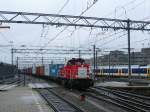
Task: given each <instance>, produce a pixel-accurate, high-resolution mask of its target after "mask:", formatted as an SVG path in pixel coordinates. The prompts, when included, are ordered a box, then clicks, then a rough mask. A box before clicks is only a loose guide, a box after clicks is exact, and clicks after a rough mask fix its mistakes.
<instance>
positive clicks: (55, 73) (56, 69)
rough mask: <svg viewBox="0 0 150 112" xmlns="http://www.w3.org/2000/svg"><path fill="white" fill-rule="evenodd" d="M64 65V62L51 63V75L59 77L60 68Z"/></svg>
mask: <svg viewBox="0 0 150 112" xmlns="http://www.w3.org/2000/svg"><path fill="white" fill-rule="evenodd" d="M62 67H64V64H52V65H50V69H49V70H50V75H51V76H53V77H58V75H59V71H60V69H61V68H62Z"/></svg>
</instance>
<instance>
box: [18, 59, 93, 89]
mask: <svg viewBox="0 0 150 112" xmlns="http://www.w3.org/2000/svg"><path fill="white" fill-rule="evenodd" d="M21 71H22V72H24V73H25V74H28V75H34V76H38V77H41V78H46V79H52V80H54V81H57V82H59V83H61V84H63V85H64V86H66V87H68V88H77V89H87V88H89V87H90V86H92V85H93V79H92V78H91V76H90V75H91V74H90V65H89V64H87V63H85V60H84V59H81V58H72V59H71V60H69V61H68V62H67V63H66V65H64V64H46V65H43V66H32V67H29V68H26V69H23V70H21Z"/></svg>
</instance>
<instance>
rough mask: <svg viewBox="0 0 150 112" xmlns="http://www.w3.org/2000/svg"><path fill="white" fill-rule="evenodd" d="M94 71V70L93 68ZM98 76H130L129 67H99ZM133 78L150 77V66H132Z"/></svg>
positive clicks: (96, 70)
mask: <svg viewBox="0 0 150 112" xmlns="http://www.w3.org/2000/svg"><path fill="white" fill-rule="evenodd" d="M92 69H93V68H92ZM95 72H96V75H97V76H99V75H113V76H128V66H124V65H122V66H110V67H109V66H98V68H97V69H95ZM131 75H132V76H143V77H147V76H150V66H148V65H147V66H139V65H131Z"/></svg>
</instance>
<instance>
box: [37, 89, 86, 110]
mask: <svg viewBox="0 0 150 112" xmlns="http://www.w3.org/2000/svg"><path fill="white" fill-rule="evenodd" d="M36 90H37V91H38V92H39V93H40V95H41V96H42V97H43V98H44V99H45V100H46V101H47V103H48V105H49V106H51V107H52V109H53V110H54V111H55V112H84V111H83V110H81V109H80V108H78V107H77V106H75V105H74V104H72V103H71V102H70V101H68V100H66V99H64V98H62V97H61V96H60V95H58V94H56V93H55V92H53V91H52V90H51V89H46V88H45V89H36Z"/></svg>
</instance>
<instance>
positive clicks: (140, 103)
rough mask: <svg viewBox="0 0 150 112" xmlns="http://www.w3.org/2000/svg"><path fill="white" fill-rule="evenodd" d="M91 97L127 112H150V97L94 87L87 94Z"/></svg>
mask: <svg viewBox="0 0 150 112" xmlns="http://www.w3.org/2000/svg"><path fill="white" fill-rule="evenodd" d="M86 94H87V95H89V96H90V97H94V98H96V99H98V100H103V101H105V102H107V103H111V104H114V105H116V106H119V107H121V108H124V109H126V110H127V111H132V112H150V103H149V102H145V100H147V101H148V100H149V98H148V97H144V96H140V95H135V94H131V93H126V92H121V91H117V90H111V89H106V88H103V87H93V88H90V89H89V92H87V93H86Z"/></svg>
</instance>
